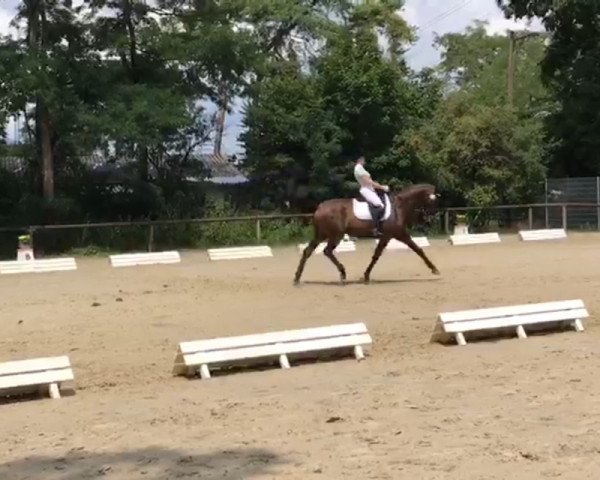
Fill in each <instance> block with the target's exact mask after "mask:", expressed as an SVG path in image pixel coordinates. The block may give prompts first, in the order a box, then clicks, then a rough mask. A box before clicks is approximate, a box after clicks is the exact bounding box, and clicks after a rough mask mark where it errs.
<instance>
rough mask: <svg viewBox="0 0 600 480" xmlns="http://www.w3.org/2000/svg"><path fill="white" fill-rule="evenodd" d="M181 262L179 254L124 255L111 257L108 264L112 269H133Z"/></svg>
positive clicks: (171, 252) (173, 252)
mask: <svg viewBox="0 0 600 480" xmlns="http://www.w3.org/2000/svg"><path fill="white" fill-rule="evenodd" d="M179 262H181V257H180V256H179V252H177V251H175V250H173V251H167V252H151V253H124V254H120V255H111V256H110V264H111V265H112V266H113V267H133V266H136V265H158V264H160V265H165V264H170V263H179Z"/></svg>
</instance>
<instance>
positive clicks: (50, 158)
mask: <svg viewBox="0 0 600 480" xmlns="http://www.w3.org/2000/svg"><path fill="white" fill-rule="evenodd" d="M37 109H38V110H39V111H38V114H37V120H38V122H39V129H38V132H39V137H40V140H39V145H40V148H41V154H42V192H43V195H44V199H46V200H52V199H53V198H54V152H53V151H52V127H51V125H50V117H49V115H48V112H47V110H46V107H45V106H44V102H43V101H42V100H41V99H38V103H37Z"/></svg>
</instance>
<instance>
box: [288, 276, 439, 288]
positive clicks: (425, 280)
mask: <svg viewBox="0 0 600 480" xmlns="http://www.w3.org/2000/svg"><path fill="white" fill-rule="evenodd" d="M440 280H441V278H440V277H435V278H401V279H394V280H370V281H369V283H365V282H364V281H363V280H346V282H345V283H343V284H342V283H341V282H340V281H339V280H331V281H322V280H303V281H301V282H300V283H299V284H298V286H299V287H301V286H303V285H306V286H311V285H319V286H337V287H345V286H349V285H365V286H369V285H394V284H398V285H399V284H403V283H430V282H439V281H440Z"/></svg>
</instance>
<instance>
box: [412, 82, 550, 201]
mask: <svg viewBox="0 0 600 480" xmlns="http://www.w3.org/2000/svg"><path fill="white" fill-rule="evenodd" d="M541 133H542V132H541V129H540V124H539V123H538V122H534V121H523V120H519V118H518V117H517V115H516V113H515V112H514V110H511V109H510V108H509V107H507V106H485V105H477V104H474V103H473V102H472V101H471V98H470V96H469V95H468V94H464V93H458V94H455V95H453V96H452V97H451V98H450V99H448V100H447V101H446V102H445V103H444V104H443V106H442V107H441V108H440V109H439V111H438V112H437V113H436V115H435V116H434V118H433V119H432V121H431V122H429V123H427V124H426V125H424V126H423V127H422V128H420V129H419V130H417V131H415V132H414V133H413V134H412V136H411V138H410V144H411V146H412V147H413V148H414V149H415V151H416V153H417V155H418V156H419V157H420V158H421V160H422V162H423V163H424V166H425V167H426V168H427V170H428V171H429V172H431V174H432V177H433V180H434V181H435V183H436V184H437V185H439V187H440V189H441V190H443V191H444V192H446V193H447V194H449V195H450V197H451V198H450V200H451V203H455V204H460V205H463V204H466V205H472V206H490V205H494V204H498V203H500V204H502V203H519V202H523V201H528V200H533V199H534V198H535V195H536V194H537V191H538V190H539V186H540V185H541V182H542V180H543V176H544V166H543V161H542V159H543V155H542V154H543V150H542V148H541V145H542V141H541Z"/></svg>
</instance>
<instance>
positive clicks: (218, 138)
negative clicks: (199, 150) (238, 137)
mask: <svg viewBox="0 0 600 480" xmlns="http://www.w3.org/2000/svg"><path fill="white" fill-rule="evenodd" d="M227 102H228V98H227V84H226V83H225V82H224V81H223V80H221V82H220V84H219V112H218V113H217V125H216V132H215V144H214V147H213V153H214V154H215V155H220V154H221V149H222V146H223V132H224V131H225V118H226V116H227Z"/></svg>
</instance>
